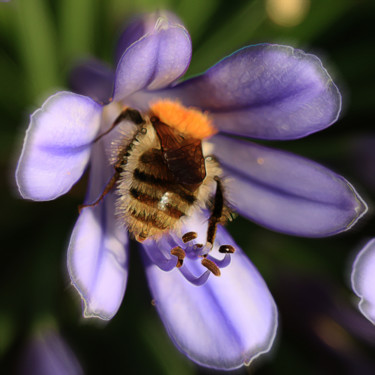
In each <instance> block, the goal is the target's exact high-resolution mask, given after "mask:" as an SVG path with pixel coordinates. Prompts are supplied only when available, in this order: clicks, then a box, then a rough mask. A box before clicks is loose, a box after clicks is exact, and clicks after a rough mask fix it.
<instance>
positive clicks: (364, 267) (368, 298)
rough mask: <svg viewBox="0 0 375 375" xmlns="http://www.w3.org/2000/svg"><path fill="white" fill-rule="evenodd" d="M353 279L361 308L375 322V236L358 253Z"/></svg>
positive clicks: (353, 286)
mask: <svg viewBox="0 0 375 375" xmlns="http://www.w3.org/2000/svg"><path fill="white" fill-rule="evenodd" d="M351 281H352V288H353V290H354V292H355V293H356V294H357V295H358V297H360V298H361V300H360V302H359V309H360V310H361V312H362V314H363V315H364V316H365V317H366V318H367V319H368V320H370V321H371V322H372V323H373V324H375V287H374V286H375V238H373V239H372V240H371V241H369V242H368V243H367V244H366V246H365V247H364V248H363V249H362V250H361V251H360V252H359V253H358V255H357V257H356V259H355V261H354V263H353V270H352V277H351Z"/></svg>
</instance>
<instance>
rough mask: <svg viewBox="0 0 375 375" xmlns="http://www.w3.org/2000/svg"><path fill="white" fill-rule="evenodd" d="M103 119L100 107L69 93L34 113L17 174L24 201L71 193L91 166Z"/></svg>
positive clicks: (40, 199) (46, 198)
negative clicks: (95, 140) (101, 118)
mask: <svg viewBox="0 0 375 375" xmlns="http://www.w3.org/2000/svg"><path fill="white" fill-rule="evenodd" d="M100 117H101V106H100V105H98V104H97V103H95V102H94V101H93V100H91V99H90V98H87V97H85V96H81V95H77V94H73V93H69V92H59V93H57V94H55V95H53V96H51V97H50V98H49V99H47V101H46V102H45V103H44V104H43V106H42V108H40V109H38V110H37V111H35V112H34V113H33V114H32V116H31V121H30V125H29V128H28V130H27V133H26V137H25V141H24V144H23V149H22V154H21V157H20V160H19V162H18V166H17V171H16V181H17V185H18V189H19V191H20V193H21V195H22V196H23V197H24V198H28V199H33V200H37V201H43V200H52V199H55V198H57V197H59V196H60V195H62V194H65V193H66V192H67V191H69V189H70V188H71V187H72V185H73V184H74V183H75V182H76V181H77V180H78V179H79V178H80V177H81V175H82V173H83V171H84V169H85V167H86V165H87V162H88V160H89V157H90V150H91V142H92V141H93V139H94V138H95V136H96V133H97V131H98V129H99V126H100Z"/></svg>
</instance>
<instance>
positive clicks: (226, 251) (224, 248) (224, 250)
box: [219, 245, 236, 254]
mask: <svg viewBox="0 0 375 375" xmlns="http://www.w3.org/2000/svg"><path fill="white" fill-rule="evenodd" d="M235 251H236V249H235V248H234V247H233V246H231V245H221V246H220V247H219V253H224V254H233V253H234V252H235Z"/></svg>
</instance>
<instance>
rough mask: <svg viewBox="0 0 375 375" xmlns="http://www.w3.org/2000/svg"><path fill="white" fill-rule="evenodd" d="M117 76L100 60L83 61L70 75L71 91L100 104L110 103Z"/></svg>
mask: <svg viewBox="0 0 375 375" xmlns="http://www.w3.org/2000/svg"><path fill="white" fill-rule="evenodd" d="M114 78H115V74H114V72H113V71H112V69H110V68H109V67H108V66H107V65H105V64H103V63H102V62H100V61H98V60H93V59H92V60H87V61H81V62H80V63H79V64H77V65H75V66H74V67H73V69H72V71H71V72H70V75H69V85H70V87H71V89H72V90H73V91H74V92H76V93H78V94H81V95H86V96H89V97H90V98H92V99H94V100H95V101H97V102H98V103H108V102H109V98H110V97H111V95H112V91H113V83H114Z"/></svg>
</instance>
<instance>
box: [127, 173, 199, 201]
mask: <svg viewBox="0 0 375 375" xmlns="http://www.w3.org/2000/svg"><path fill="white" fill-rule="evenodd" d="M133 177H134V179H135V180H137V181H140V182H144V183H146V184H150V185H157V186H158V187H159V186H160V187H163V188H165V187H166V188H167V189H168V191H170V192H172V193H175V194H177V195H178V196H179V197H180V198H181V199H182V200H184V201H185V202H187V203H189V204H193V203H194V202H195V201H196V197H195V196H194V195H192V194H189V193H188V192H186V191H184V190H183V188H182V187H181V186H179V185H178V184H177V183H171V182H170V181H168V180H164V179H162V178H158V177H155V176H153V175H151V174H147V173H145V172H142V171H140V170H139V169H138V168H136V169H134V173H133Z"/></svg>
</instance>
